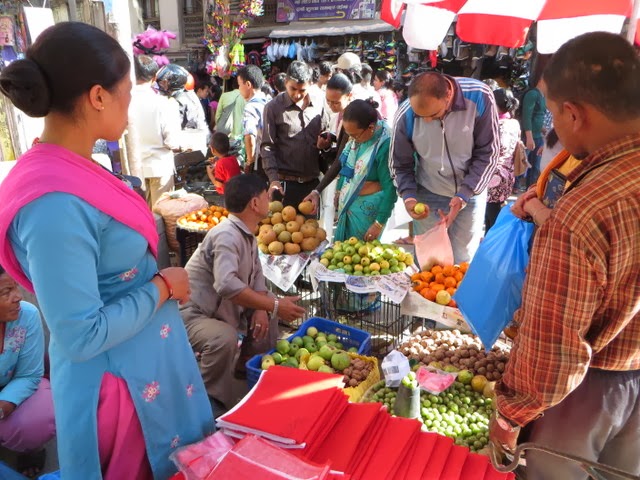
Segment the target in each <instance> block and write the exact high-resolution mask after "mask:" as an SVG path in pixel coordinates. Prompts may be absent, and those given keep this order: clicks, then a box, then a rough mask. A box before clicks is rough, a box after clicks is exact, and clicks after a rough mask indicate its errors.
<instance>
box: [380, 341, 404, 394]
mask: <svg viewBox="0 0 640 480" xmlns="http://www.w3.org/2000/svg"><path fill="white" fill-rule="evenodd" d="M380 368H382V374H383V375H384V382H385V385H386V386H387V387H389V388H396V387H398V386H399V385H400V382H401V381H402V379H403V378H404V376H405V375H406V374H407V373H409V372H410V371H411V367H410V366H409V359H408V358H407V357H405V356H404V355H403V354H402V353H401V352H399V351H398V350H392V351H391V352H389V353H388V354H387V356H386V357H384V359H383V360H382V365H380Z"/></svg>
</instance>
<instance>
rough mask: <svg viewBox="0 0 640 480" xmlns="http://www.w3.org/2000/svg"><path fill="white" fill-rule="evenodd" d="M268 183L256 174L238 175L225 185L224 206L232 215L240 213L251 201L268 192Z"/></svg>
mask: <svg viewBox="0 0 640 480" xmlns="http://www.w3.org/2000/svg"><path fill="white" fill-rule="evenodd" d="M267 186H268V185H267V182H266V181H265V180H264V179H263V178H262V177H261V176H259V175H256V174H255V173H249V174H246V175H236V176H235V177H233V178H231V179H230V180H229V181H228V182H227V183H225V184H224V205H225V207H226V209H227V210H229V211H230V212H231V213H240V212H242V211H243V210H244V209H245V208H247V205H248V204H249V202H250V201H251V199H252V198H255V197H257V196H258V195H260V194H261V193H262V192H265V191H266V190H267Z"/></svg>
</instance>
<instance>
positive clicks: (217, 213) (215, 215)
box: [213, 211, 222, 218]
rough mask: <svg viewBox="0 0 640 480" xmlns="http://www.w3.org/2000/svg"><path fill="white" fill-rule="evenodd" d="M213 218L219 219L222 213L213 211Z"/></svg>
mask: <svg viewBox="0 0 640 480" xmlns="http://www.w3.org/2000/svg"><path fill="white" fill-rule="evenodd" d="M213 216H214V217H216V218H220V217H221V216H222V213H220V212H218V211H215V212H213Z"/></svg>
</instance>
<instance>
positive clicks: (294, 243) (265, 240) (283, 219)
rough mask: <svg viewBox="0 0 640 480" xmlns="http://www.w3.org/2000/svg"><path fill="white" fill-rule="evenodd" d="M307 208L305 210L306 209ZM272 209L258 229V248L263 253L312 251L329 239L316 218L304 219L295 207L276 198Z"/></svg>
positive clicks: (271, 204)
mask: <svg viewBox="0 0 640 480" xmlns="http://www.w3.org/2000/svg"><path fill="white" fill-rule="evenodd" d="M308 203H311V202H308ZM300 206H302V204H300ZM305 207H306V206H303V207H302V209H303V210H305V211H307V209H306V208H305ZM269 210H270V211H271V213H270V215H269V216H268V217H267V218H265V219H263V220H262V222H261V225H260V227H259V229H258V232H257V237H258V248H259V249H260V251H261V252H262V253H264V254H267V255H281V254H283V253H284V254H286V255H295V254H298V253H300V252H312V251H313V250H315V249H316V248H317V247H318V245H320V243H321V242H322V241H323V240H324V239H326V238H327V232H325V231H324V229H323V228H320V226H319V224H318V221H317V220H315V219H313V218H309V219H307V218H305V217H304V215H301V214H299V213H298V211H297V210H296V209H295V208H294V207H292V206H287V207H284V206H283V205H282V203H281V202H277V201H275V202H271V203H270V204H269Z"/></svg>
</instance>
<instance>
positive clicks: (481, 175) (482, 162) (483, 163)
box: [457, 85, 500, 201]
mask: <svg viewBox="0 0 640 480" xmlns="http://www.w3.org/2000/svg"><path fill="white" fill-rule="evenodd" d="M482 95H483V97H484V103H485V105H486V108H484V111H482V114H481V115H480V114H479V115H478V116H476V120H475V124H474V127H473V151H472V152H471V158H470V159H469V164H468V166H469V171H468V172H467V174H466V175H465V176H464V178H463V179H462V184H461V185H460V186H459V187H458V192H457V193H458V194H459V195H460V196H461V197H462V198H463V199H464V200H465V201H469V199H470V198H471V197H473V196H474V195H477V194H478V193H480V192H482V191H484V190H485V189H486V188H487V187H488V186H489V181H490V180H491V176H492V175H493V172H494V171H495V169H496V168H497V166H498V160H500V123H499V121H498V108H497V107H496V101H495V97H494V96H493V92H491V89H489V87H487V86H486V85H483V87H482Z"/></svg>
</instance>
